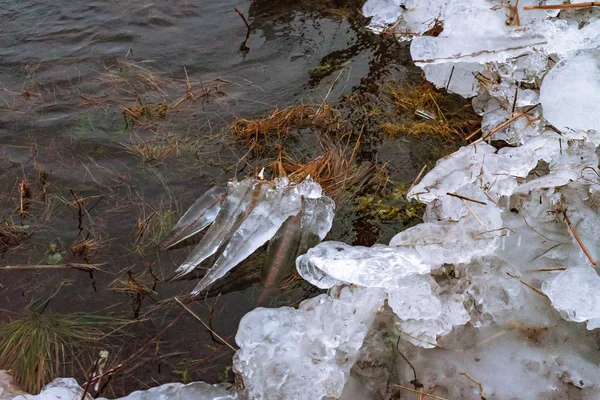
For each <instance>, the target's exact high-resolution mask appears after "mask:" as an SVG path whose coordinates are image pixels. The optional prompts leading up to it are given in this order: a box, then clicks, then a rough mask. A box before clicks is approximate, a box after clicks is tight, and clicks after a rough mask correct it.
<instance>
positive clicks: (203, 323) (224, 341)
mask: <svg viewBox="0 0 600 400" xmlns="http://www.w3.org/2000/svg"><path fill="white" fill-rule="evenodd" d="M175 302H176V303H177V304H179V305H180V306H181V307H182V308H183V309H184V310H185V311H187V312H188V313H190V314H191V315H192V317H194V318H195V319H197V320H198V321H200V323H201V324H202V325H204V327H205V328H206V329H208V330H209V332H210V333H211V334H213V335H215V336H216V337H217V338H218V339H219V340H220V341H221V342H223V344H225V345H227V346H228V347H229V348H230V349H231V350H233V351H234V352H235V351H237V349H236V348H235V347H233V346H232V345H230V344H229V342H227V340H225V339H223V338H222V337H221V336H219V334H218V333H217V332H215V331H213V330H212V329H210V326H208V325H207V324H206V322H204V321H203V320H202V318H200V317H199V316H198V315H196V314H195V313H194V312H193V311H192V310H190V309H189V308H188V307H187V306H186V305H185V304H183V303H182V302H181V300H179V299H178V298H177V297H175Z"/></svg>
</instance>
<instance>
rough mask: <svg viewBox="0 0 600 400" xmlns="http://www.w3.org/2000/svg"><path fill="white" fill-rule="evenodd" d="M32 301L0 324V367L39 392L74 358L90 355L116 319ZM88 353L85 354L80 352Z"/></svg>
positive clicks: (30, 388) (27, 386)
mask: <svg viewBox="0 0 600 400" xmlns="http://www.w3.org/2000/svg"><path fill="white" fill-rule="evenodd" d="M40 308H41V307H39V306H35V305H34V304H31V305H29V306H28V307H27V308H26V309H25V310H24V312H23V314H22V315H19V316H18V317H17V318H15V319H13V320H12V321H11V322H9V323H8V324H5V325H3V326H1V327H0V369H7V370H10V371H12V374H13V376H14V378H15V379H16V381H17V382H18V383H19V384H20V386H21V387H22V388H23V389H24V390H25V391H27V392H29V393H38V392H39V391H40V390H41V389H42V387H43V386H44V385H46V384H47V383H48V382H50V381H51V380H53V379H55V378H57V377H59V376H61V375H63V374H67V375H70V374H72V372H68V367H69V366H72V363H73V361H74V359H75V358H79V359H82V358H84V359H85V358H86V357H87V358H89V359H92V355H93V354H94V353H95V351H93V350H92V349H95V350H97V346H98V345H99V342H100V340H101V339H102V338H104V336H105V332H104V328H106V327H107V326H109V325H114V324H115V323H116V321H117V320H115V319H112V318H109V317H102V316H97V315H91V314H87V313H73V314H55V313H53V312H51V311H49V310H45V311H44V309H43V308H41V310H40ZM83 354H87V356H83Z"/></svg>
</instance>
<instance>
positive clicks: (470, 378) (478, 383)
mask: <svg viewBox="0 0 600 400" xmlns="http://www.w3.org/2000/svg"><path fill="white" fill-rule="evenodd" d="M459 375H462V376H464V377H465V378H467V379H468V380H470V381H471V382H473V383H475V384H476V385H477V386H479V397H480V398H481V400H486V399H487V397H485V394H484V393H483V385H482V384H481V382H479V381H478V380H477V379H475V378H473V377H472V376H471V375H469V374H467V373H466V372H459Z"/></svg>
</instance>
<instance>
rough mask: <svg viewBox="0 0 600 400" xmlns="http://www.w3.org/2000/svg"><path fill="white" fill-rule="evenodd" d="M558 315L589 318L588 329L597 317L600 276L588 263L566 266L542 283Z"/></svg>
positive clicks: (599, 313) (599, 316)
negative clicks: (582, 265) (579, 265)
mask: <svg viewBox="0 0 600 400" xmlns="http://www.w3.org/2000/svg"><path fill="white" fill-rule="evenodd" d="M542 291H543V292H544V293H545V294H546V295H547V296H548V297H549V298H550V300H551V301H552V306H553V307H554V308H556V309H557V310H558V311H559V312H560V314H561V316H562V317H563V318H565V319H566V320H568V321H574V322H584V321H588V320H589V321H590V324H588V329H594V328H597V327H598V322H599V321H600V276H598V273H597V272H596V271H595V270H594V269H593V268H591V267H574V268H568V269H567V270H566V271H563V272H561V273H560V274H558V275H557V276H556V277H555V278H553V279H549V280H547V281H545V282H544V284H543V285H542Z"/></svg>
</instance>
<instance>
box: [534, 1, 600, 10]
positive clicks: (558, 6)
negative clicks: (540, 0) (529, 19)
mask: <svg viewBox="0 0 600 400" xmlns="http://www.w3.org/2000/svg"><path fill="white" fill-rule="evenodd" d="M589 7H600V2H598V1H588V2H585V3H575V4H552V5H550V4H548V5H542V6H525V7H523V10H564V9H573V8H589Z"/></svg>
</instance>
